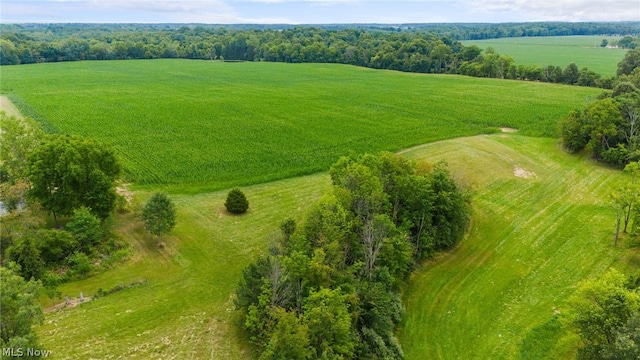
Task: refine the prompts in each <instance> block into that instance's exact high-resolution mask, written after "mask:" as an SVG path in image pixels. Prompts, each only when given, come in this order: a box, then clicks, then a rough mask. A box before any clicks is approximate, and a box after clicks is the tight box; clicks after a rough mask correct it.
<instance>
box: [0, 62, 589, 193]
mask: <svg viewBox="0 0 640 360" xmlns="http://www.w3.org/2000/svg"><path fill="white" fill-rule="evenodd" d="M1 71H2V83H1V85H0V86H1V88H0V92H1V93H3V94H8V95H9V96H10V98H12V100H14V102H15V103H16V105H18V106H19V107H21V108H22V109H21V110H22V111H23V112H26V113H27V115H30V116H32V117H34V118H36V119H37V120H39V121H40V122H41V123H42V124H43V126H44V127H45V128H47V129H49V130H50V131H59V132H64V133H74V134H80V135H85V136H90V137H94V138H97V139H98V140H101V141H103V142H106V143H110V144H112V145H113V146H114V147H115V148H116V151H117V152H118V154H119V155H120V157H121V159H122V162H123V164H124V168H125V177H126V179H125V180H126V181H129V182H133V183H135V184H138V185H153V186H165V187H167V186H168V187H169V188H170V189H177V190H178V191H192V192H193V191H203V190H212V189H222V188H227V187H231V186H235V185H245V184H254V183H260V182H264V181H270V180H275V179H282V178H288V177H291V176H297V175H301V174H309V173H313V172H317V171H322V170H326V169H327V168H328V167H329V165H330V164H332V163H333V162H334V161H335V160H337V158H338V157H339V156H342V155H344V154H347V153H349V152H350V151H354V152H356V153H361V152H374V151H379V150H390V151H396V150H399V149H402V148H406V147H410V146H414V145H419V144H424V143H427V142H433V141H437V140H442V139H449V138H456V137H460V136H469V135H475V134H480V133H483V132H486V131H487V128H488V127H502V126H504V127H513V128H518V129H520V130H521V131H522V133H524V134H530V135H547V136H555V135H556V128H557V126H556V124H557V121H558V119H559V118H561V117H562V116H565V115H566V114H568V112H569V111H571V110H573V109H574V108H578V107H582V106H583V105H584V104H585V103H586V102H588V101H589V100H590V99H593V98H594V97H595V96H596V95H597V94H599V93H600V90H598V89H590V88H578V87H571V88H567V87H565V86H557V85H551V84H542V83H531V82H518V81H503V80H491V79H480V78H470V77H461V76H447V75H443V76H436V75H421V74H409V73H398V72H394V71H379V70H371V69H364V68H358V67H352V66H344V65H331V64H329V65H327V64H324V65H318V64H296V65H292V64H282V63H250V62H247V63H221V62H209V61H190V60H152V61H142V60H141V61H104V62H103V61H94V62H69V63H52V64H36V65H23V66H9V67H3V68H2V69H1ZM26 104H28V105H26ZM186 188H189V190H185V189H186ZM194 189H195V190H194Z"/></svg>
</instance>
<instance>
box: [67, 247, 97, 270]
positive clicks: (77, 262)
mask: <svg viewBox="0 0 640 360" xmlns="http://www.w3.org/2000/svg"><path fill="white" fill-rule="evenodd" d="M67 262H68V263H69V266H70V267H71V271H72V272H73V273H74V274H78V275H86V274H89V273H90V272H91V271H92V270H93V265H91V261H90V260H89V257H88V256H87V254H85V253H82V252H75V253H73V255H70V256H69V257H68V258H67Z"/></svg>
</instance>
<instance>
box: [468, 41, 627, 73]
mask: <svg viewBox="0 0 640 360" xmlns="http://www.w3.org/2000/svg"><path fill="white" fill-rule="evenodd" d="M603 39H607V40H608V41H611V40H612V39H621V37H612V36H549V37H544V36H543V37H517V38H502V39H490V40H468V41H463V42H462V43H463V44H464V45H465V46H470V45H476V46H478V47H479V48H481V49H486V48H487V47H492V48H494V49H496V51H497V52H498V53H499V54H501V55H509V56H511V57H512V58H513V59H514V60H515V62H516V64H518V65H520V64H522V65H529V66H532V65H539V66H540V67H546V66H549V65H555V66H560V67H561V68H562V69H564V68H566V67H567V65H569V64H571V63H575V64H576V65H578V68H579V69H582V68H583V67H587V68H588V69H589V70H591V71H594V72H596V73H598V74H600V75H602V76H615V75H616V69H617V66H618V63H619V62H620V61H621V60H622V58H624V55H625V54H626V53H627V50H626V49H613V48H603V47H600V44H601V42H602V40H603Z"/></svg>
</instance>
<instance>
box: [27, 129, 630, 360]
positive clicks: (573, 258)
mask: <svg viewBox="0 0 640 360" xmlns="http://www.w3.org/2000/svg"><path fill="white" fill-rule="evenodd" d="M404 154H405V155H406V156H407V157H409V158H421V159H428V160H429V161H437V160H439V159H447V161H448V162H449V165H450V167H451V169H452V171H453V173H454V174H456V176H458V177H460V178H461V179H465V181H466V182H467V184H468V185H469V186H471V187H472V188H473V189H474V193H475V196H474V200H473V201H474V209H475V210H474V211H475V214H474V217H473V225H472V228H471V231H470V235H469V237H468V238H467V239H465V240H464V241H463V242H462V243H461V244H460V245H459V246H458V247H457V248H456V249H455V250H453V251H451V252H448V253H444V254H440V255H439V256H438V257H437V258H436V259H435V260H434V261H429V262H427V263H425V264H424V266H423V268H422V269H419V270H418V271H417V272H416V274H415V275H414V276H413V277H412V278H411V279H410V280H409V282H408V286H407V288H406V289H405V292H404V300H403V301H404V304H405V305H406V307H407V313H406V318H405V321H404V322H403V324H402V327H401V328H400V330H399V336H400V340H401V343H402V346H403V348H404V350H405V354H406V358H407V359H409V360H412V359H416V360H417V359H424V358H425V356H428V358H433V359H518V358H521V359H542V358H545V356H547V358H550V359H569V358H571V356H572V354H573V352H574V351H575V346H576V339H575V338H574V337H573V336H571V335H570V333H569V332H568V331H567V326H566V313H567V311H568V309H567V307H566V304H565V301H566V299H567V297H568V296H569V295H570V294H571V293H572V291H573V290H574V289H575V285H576V284H577V282H578V281H580V280H582V279H584V278H586V277H588V276H590V275H594V274H598V273H601V272H603V271H604V270H605V269H607V268H608V267H609V266H615V267H617V268H619V269H620V270H623V271H624V270H626V268H627V266H630V265H629V264H631V265H634V264H635V266H637V264H638V263H640V255H639V254H638V251H637V249H628V248H627V247H626V246H625V244H624V242H622V244H621V245H620V246H618V247H614V246H612V240H613V231H612V230H613V221H614V215H613V213H612V211H609V209H608V207H607V200H606V199H607V194H608V191H609V189H610V187H611V186H612V184H613V183H615V182H616V181H618V180H619V177H620V176H621V175H620V173H619V172H617V171H615V170H611V169H607V168H604V167H601V166H599V165H597V164H594V163H592V162H591V161H589V160H587V159H585V158H584V157H580V156H573V155H568V154H566V153H564V151H562V150H561V149H560V148H559V147H558V146H557V141H556V140H552V139H544V138H531V137H525V136H521V135H518V134H517V133H516V134H493V135H487V136H476V137H470V138H460V139H454V140H448V141H444V142H438V143H434V144H430V145H427V146H421V147H418V148H415V149H410V150H409V151H407V152H405V153H404ZM329 184H330V180H329V178H328V176H327V175H326V174H316V175H311V176H303V177H297V178H293V179H287V180H282V181H276V182H270V183H267V184H261V185H255V186H251V187H247V188H245V192H246V194H247V196H248V198H249V201H250V202H251V208H250V211H249V213H247V214H246V215H244V216H240V217H238V216H229V215H227V214H226V212H225V211H224V206H223V202H224V196H225V194H226V192H224V191H220V192H212V193H207V194H198V195H173V199H174V201H175V203H176V205H177V208H178V223H177V227H176V228H175V229H174V231H173V232H172V233H171V235H170V236H168V237H166V238H165V239H164V240H165V243H166V244H167V246H166V248H164V249H160V248H158V247H157V245H156V241H155V240H153V239H152V238H151V237H150V236H149V235H146V234H145V233H144V231H143V230H142V228H141V226H140V224H139V222H136V220H135V215H134V214H128V215H124V216H123V217H122V218H120V220H119V221H118V224H119V225H118V228H117V231H118V232H119V233H120V234H121V235H122V236H123V237H126V238H128V239H130V241H131V242H132V244H133V245H134V246H133V247H134V255H133V256H132V258H131V260H130V261H128V262H127V263H126V264H124V265H122V266H120V267H117V268H114V269H112V270H109V271H107V272H105V273H102V274H100V275H98V276H96V277H93V278H90V279H87V280H83V281H78V282H74V283H70V284H66V285H64V286H62V287H61V289H60V290H61V291H62V293H63V294H69V295H70V296H72V297H74V296H75V297H77V296H78V294H79V292H80V291H83V292H84V294H85V295H92V294H94V293H95V292H96V291H97V289H98V288H103V289H110V288H112V287H114V286H116V285H118V284H120V283H122V284H125V285H126V284H129V283H131V282H135V281H139V280H141V279H146V280H147V283H146V284H145V285H143V286H140V287H135V288H131V289H128V290H124V291H122V292H119V293H116V294H113V295H109V296H107V297H104V298H101V299H98V300H95V301H91V302H88V303H85V304H82V305H80V306H78V307H77V308H75V309H68V310H65V311H62V312H54V313H49V314H48V315H47V317H46V320H45V324H44V325H42V326H39V327H37V333H38V335H39V337H40V339H41V341H42V343H43V345H44V346H45V347H46V348H48V349H51V350H53V354H54V358H56V359H78V358H90V357H91V358H120V357H121V358H139V359H153V358H194V359H196V358H207V359H240V358H242V359H244V358H255V356H253V355H252V354H251V352H250V351H249V350H248V349H250V347H249V346H248V345H247V343H246V342H245V340H243V339H245V336H244V334H242V333H241V332H240V330H239V327H238V326H237V325H236V322H237V318H238V317H237V314H236V312H235V311H234V310H233V302H232V294H233V292H234V289H235V286H236V284H237V281H238V280H239V278H240V276H241V272H242V269H243V268H244V267H245V266H246V265H247V264H249V262H251V261H252V260H253V259H255V257H256V256H257V255H258V254H261V253H265V252H266V251H267V249H268V247H269V243H270V241H272V240H270V239H273V237H274V236H276V235H275V234H276V233H277V232H278V231H279V230H278V224H279V223H280V222H281V221H282V220H284V219H285V218H287V217H294V218H296V219H300V218H302V216H303V214H304V212H305V210H306V209H307V208H308V206H309V205H310V204H311V203H313V202H314V201H315V200H317V199H318V198H319V197H320V196H321V195H322V194H323V193H325V192H326V191H328V190H329ZM146 196H148V193H146V192H138V193H137V194H136V200H137V202H138V203H141V202H142V201H144V200H145V198H146ZM44 301H45V302H46V301H49V300H44ZM556 318H557V320H554V319H556ZM556 324H560V325H559V326H555V325H556ZM547 328H551V329H552V330H554V331H551V332H545V331H541V329H543V330H544V329H547ZM532 344H533V345H532Z"/></svg>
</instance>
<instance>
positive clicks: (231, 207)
mask: <svg viewBox="0 0 640 360" xmlns="http://www.w3.org/2000/svg"><path fill="white" fill-rule="evenodd" d="M224 206H225V207H226V208H227V211H229V212H230V213H232V214H243V213H245V212H247V209H248V208H249V201H247V197H246V196H245V195H244V193H243V192H242V191H240V189H233V190H231V191H230V192H229V195H227V201H226V202H225V203H224Z"/></svg>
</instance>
